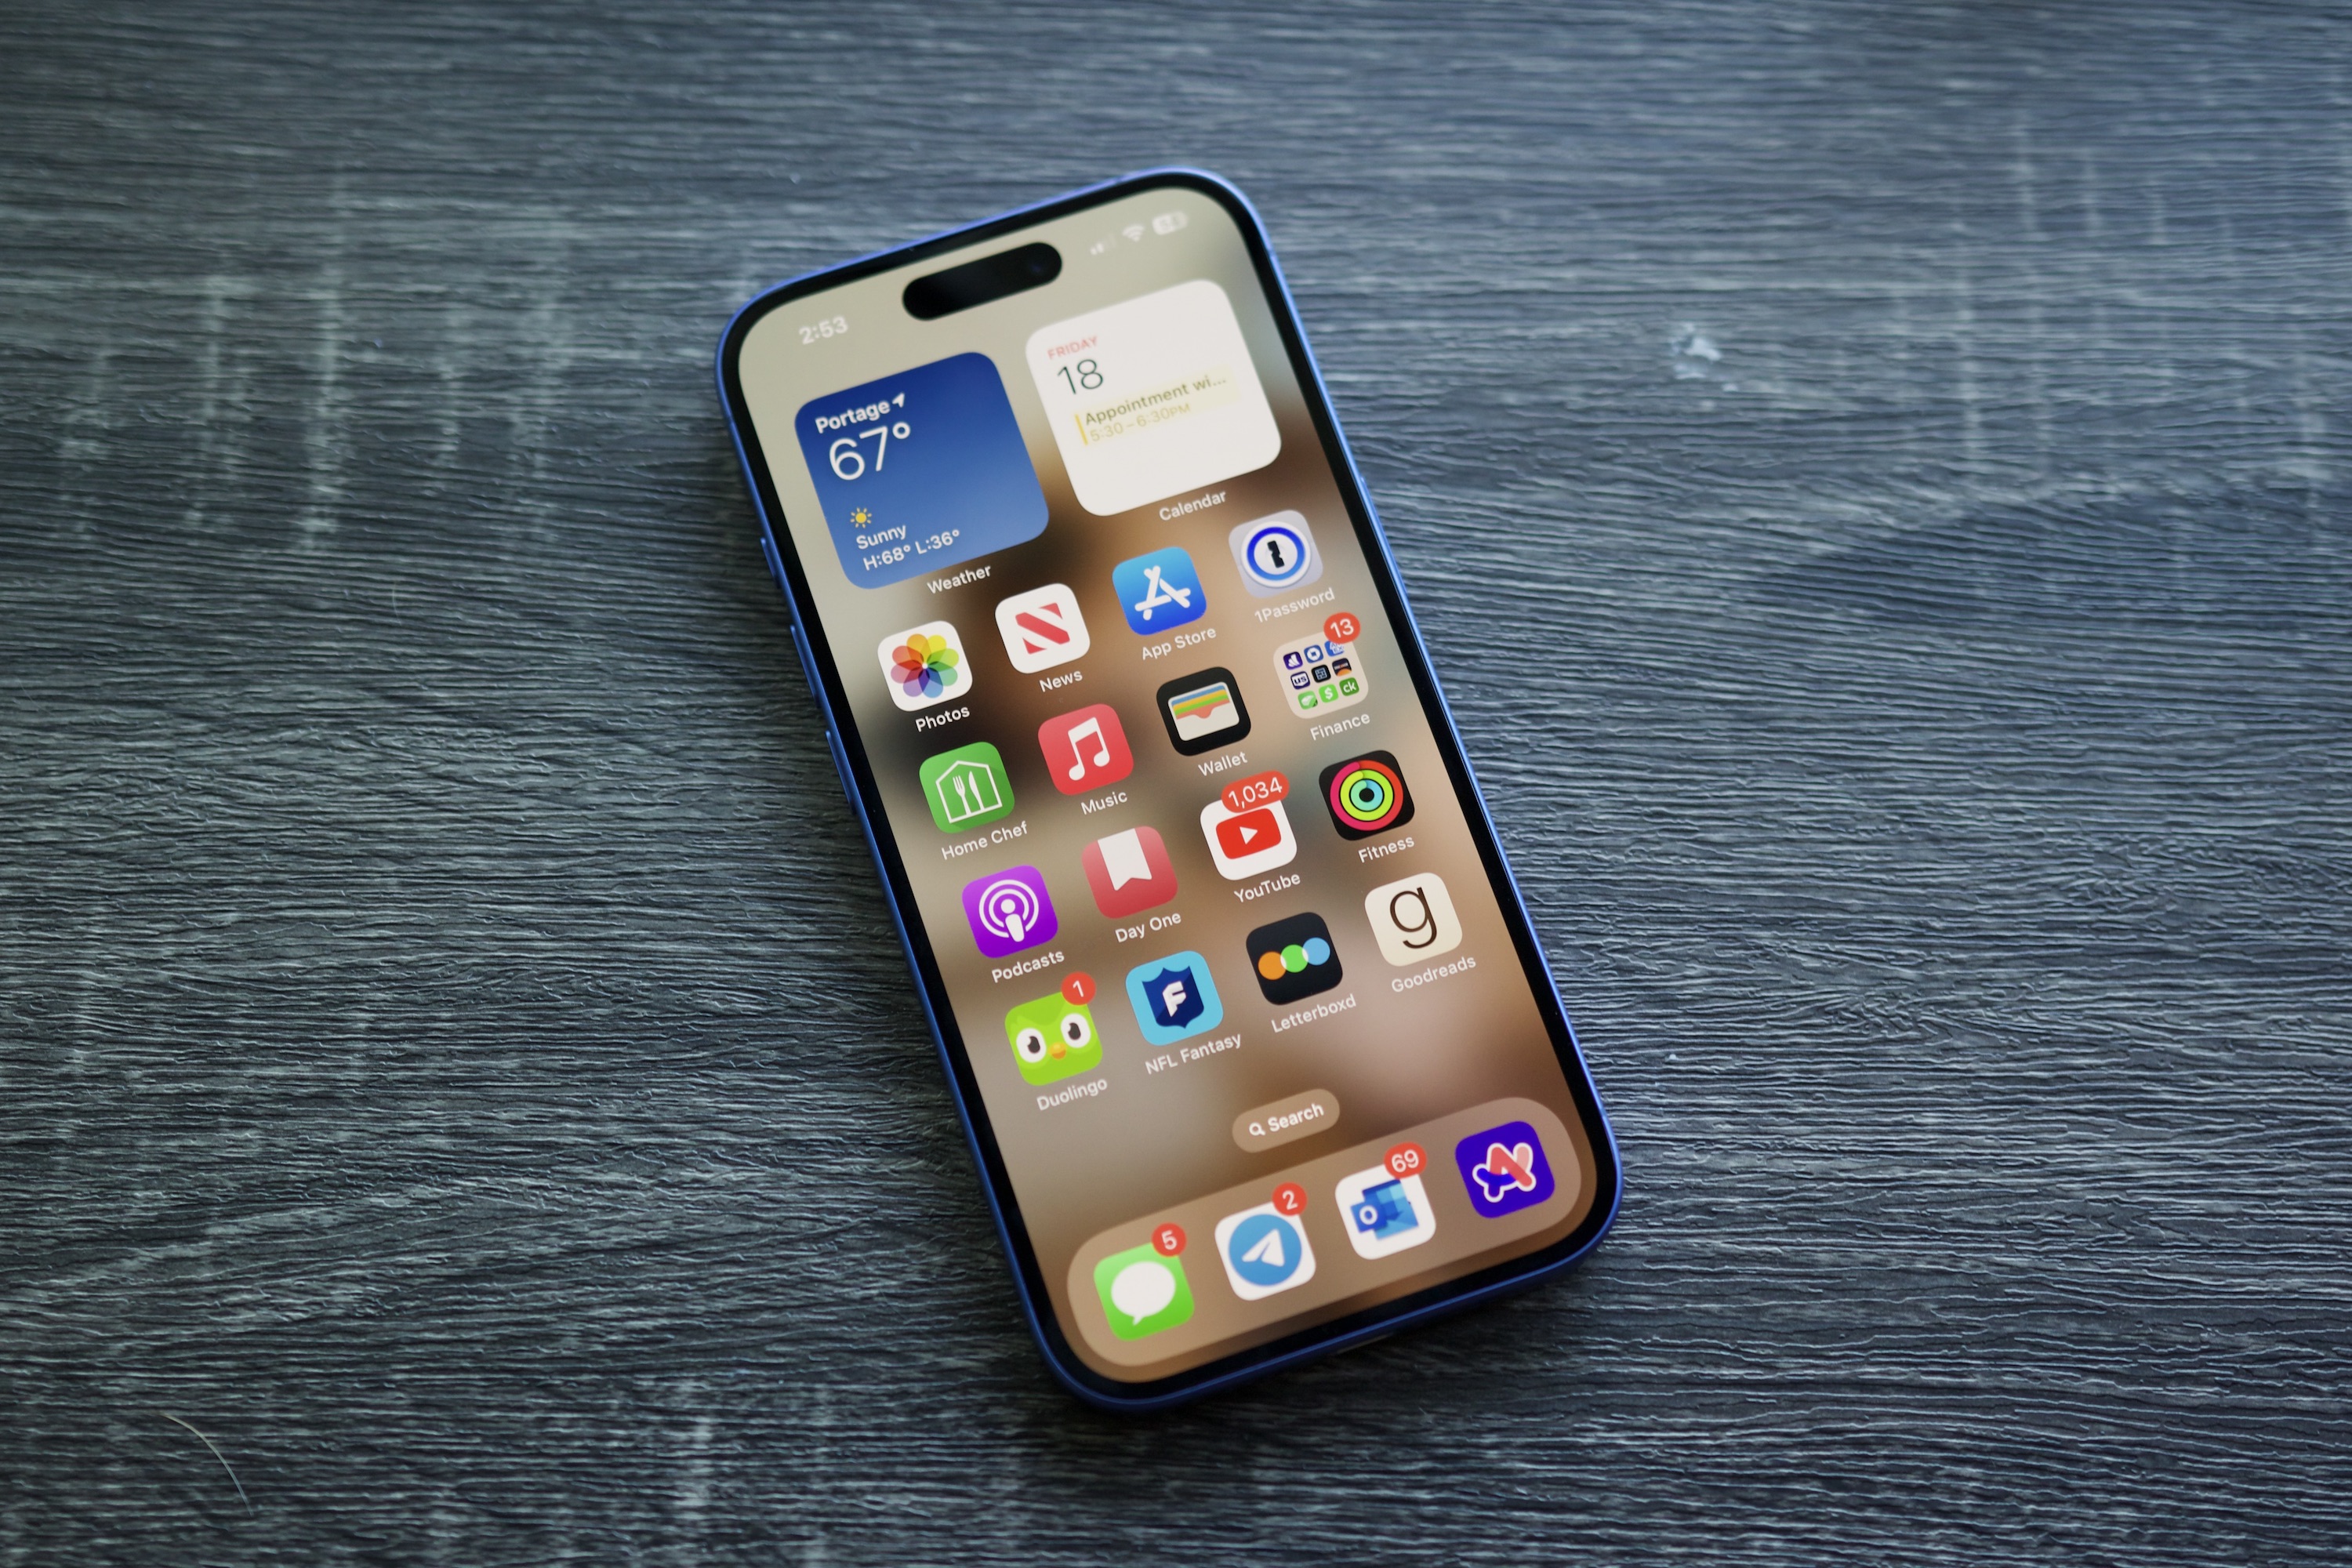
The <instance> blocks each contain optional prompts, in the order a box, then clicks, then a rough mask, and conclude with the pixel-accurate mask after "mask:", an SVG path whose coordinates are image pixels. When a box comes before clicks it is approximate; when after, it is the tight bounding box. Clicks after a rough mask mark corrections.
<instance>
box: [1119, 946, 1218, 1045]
mask: <svg viewBox="0 0 2352 1568" xmlns="http://www.w3.org/2000/svg"><path fill="white" fill-rule="evenodd" d="M1127 999H1128V1002H1129V1004H1130V1005H1132V1006H1133V1007H1134V1008H1135V1022H1136V1024H1137V1026H1139V1028H1141V1029H1142V1030H1143V1037H1144V1038H1145V1039H1147V1040H1149V1041H1150V1042H1151V1043H1152V1044H1153V1045H1155V1046H1172V1045H1174V1044H1175V1043H1176V1042H1177V1041H1179V1040H1181V1039H1187V1038H1190V1037H1192V1036H1194V1035H1204V1034H1206V1033H1208V1032H1209V1031H1210V1030H1211V1029H1213V1028H1215V1027H1216V1026H1218V1025H1219V1024H1222V1023H1223V1022H1224V1021H1225V1008H1224V1004H1223V1003H1222V1002H1220V1001H1219V1000H1218V999H1217V987H1216V984H1215V982H1213V981H1212V980H1211V979H1210V978H1209V961H1208V960H1207V959H1205V958H1202V956H1201V955H1200V954H1199V953H1197V952H1178V953H1171V954H1170V955H1169V956H1168V957H1166V958H1156V959H1153V960H1152V961H1151V962H1150V963H1139V964H1137V965H1136V966H1135V967H1134V968H1133V969H1130V970H1129V971H1128V972H1127Z"/></svg>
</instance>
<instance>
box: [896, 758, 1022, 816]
mask: <svg viewBox="0 0 2352 1568" xmlns="http://www.w3.org/2000/svg"><path fill="white" fill-rule="evenodd" d="M916 777H918V778H919V779H920V780H921V781H922V784H923V798H924V799H925V800H927V801H929V802H930V805H931V820H932V821H933V822H935V823H937V824H939V826H940V831H941V832H942V833H961V832H963V831H964V830H965V829H967V828H971V827H978V826H980V825H981V824H982V823H984V822H994V821H995V820H996V819H997V818H998V817H1000V816H1005V815H1006V814H1007V813H1009V812H1011V811H1012V809H1013V784H1012V782H1011V781H1010V780H1008V779H1007V778H1006V777H1005V776H1004V756H1003V753H1002V752H999V751H998V750H997V749H996V748H995V747H994V746H992V745H990V744H989V743H988V742H986V741H974V742H972V743H971V745H969V746H958V747H957V748H956V749H955V750H954V751H952V752H940V754H939V755H938V756H936V757H926V758H924V759H923V765H922V766H921V767H920V768H919V769H918V770H917V771H916Z"/></svg>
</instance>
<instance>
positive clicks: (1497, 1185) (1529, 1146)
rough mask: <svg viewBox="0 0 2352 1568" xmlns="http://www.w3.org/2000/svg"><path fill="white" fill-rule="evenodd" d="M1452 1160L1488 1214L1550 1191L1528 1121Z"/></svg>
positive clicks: (1472, 1142)
mask: <svg viewBox="0 0 2352 1568" xmlns="http://www.w3.org/2000/svg"><path fill="white" fill-rule="evenodd" d="M965 897H967V898H969V897H971V895H970V894H966V895H965ZM1454 1163H1455V1164H1456V1165H1459V1166H1461V1167H1462V1184H1463V1185H1464V1186H1465V1187H1466V1188H1468V1189H1469V1192H1470V1206H1471V1207H1472V1208H1474V1209H1476V1210H1477V1211H1478V1212H1479V1213H1480V1214H1482V1215H1486V1217H1487V1218H1488V1219H1500V1218H1501V1217H1502V1216H1503V1215H1507V1214H1517V1212H1518V1211H1519V1210H1521V1209H1531V1208H1533V1207H1535V1206H1536V1205H1538V1204H1539V1203H1541V1202H1543V1201H1544V1200H1545V1199H1546V1198H1548V1197H1549V1196H1551V1194H1552V1179H1551V1162H1550V1161H1549V1160H1547V1159H1545V1158H1544V1147H1543V1140H1542V1139H1540V1138H1538V1137H1537V1136H1536V1130H1535V1129H1534V1128H1532V1127H1530V1126H1528V1124H1527V1123H1526V1122H1524V1121H1506V1122H1504V1123H1503V1124H1502V1125H1501V1126H1500V1127H1489V1128H1488V1129H1486V1131H1484V1132H1475V1133H1473V1134H1471V1135H1470V1136H1469V1137H1467V1138H1465V1139H1464V1140H1462V1142H1459V1143H1456V1144H1455V1145H1454Z"/></svg>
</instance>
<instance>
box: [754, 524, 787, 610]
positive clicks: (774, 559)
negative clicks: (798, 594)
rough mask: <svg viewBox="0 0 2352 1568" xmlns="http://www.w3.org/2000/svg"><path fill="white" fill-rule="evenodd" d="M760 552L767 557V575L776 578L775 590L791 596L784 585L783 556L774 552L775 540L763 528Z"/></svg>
mask: <svg viewBox="0 0 2352 1568" xmlns="http://www.w3.org/2000/svg"><path fill="white" fill-rule="evenodd" d="M760 553H761V554H762V555H764V556H766V557H767V558H768V575H769V576H771V577H773V578H774V579H775V580H776V591H777V592H778V593H780V594H782V595H784V596H785V597H786V598H788V599H789V598H791V597H792V590H791V589H789V588H787V587H785V586H784V558H783V557H782V556H781V555H779V554H777V553H776V542H775V541H774V540H773V539H772V538H770V537H769V535H768V531H767V530H766V529H764V528H763V529H761V531H760Z"/></svg>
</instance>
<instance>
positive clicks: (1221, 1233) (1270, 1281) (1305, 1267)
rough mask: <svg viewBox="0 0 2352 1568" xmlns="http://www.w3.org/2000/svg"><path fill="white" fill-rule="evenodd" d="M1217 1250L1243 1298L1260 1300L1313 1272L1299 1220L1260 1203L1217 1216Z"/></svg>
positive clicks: (1311, 1254)
mask: <svg viewBox="0 0 2352 1568" xmlns="http://www.w3.org/2000/svg"><path fill="white" fill-rule="evenodd" d="M1217 1256H1218V1257H1219V1258H1222V1259H1223V1261H1224V1265H1225V1279H1227V1280H1228V1281H1229V1282H1230V1283H1231V1284H1232V1285H1233V1288H1234V1295H1236V1296H1239V1297H1240V1298H1241V1299H1242V1300H1244V1301H1258V1300H1265V1298H1266V1297H1268V1296H1272V1295H1274V1294H1276V1292H1278V1291H1283V1290H1290V1289H1297V1287H1299V1286H1301V1285H1304V1284H1306V1283H1307V1281H1308V1280H1309V1279H1314V1278H1315V1249H1314V1248H1313V1247H1309V1246H1308V1245H1307V1232H1306V1230H1305V1228H1304V1227H1303V1226H1300V1225H1299V1223H1298V1222H1297V1220H1296V1219H1293V1218H1291V1217H1290V1216H1289V1215H1285V1214H1283V1213H1281V1212H1280V1211H1278V1210H1277V1209H1276V1207H1275V1206H1274V1205H1272V1204H1260V1205H1258V1206H1257V1207H1255V1208H1254V1209H1244V1210H1242V1212H1241V1213H1239V1214H1229V1215H1226V1216H1225V1217H1224V1218H1223V1219H1221V1220H1219V1221H1218V1222H1217Z"/></svg>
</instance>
